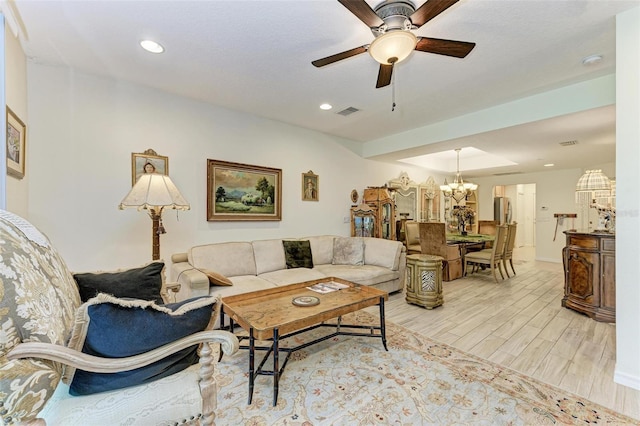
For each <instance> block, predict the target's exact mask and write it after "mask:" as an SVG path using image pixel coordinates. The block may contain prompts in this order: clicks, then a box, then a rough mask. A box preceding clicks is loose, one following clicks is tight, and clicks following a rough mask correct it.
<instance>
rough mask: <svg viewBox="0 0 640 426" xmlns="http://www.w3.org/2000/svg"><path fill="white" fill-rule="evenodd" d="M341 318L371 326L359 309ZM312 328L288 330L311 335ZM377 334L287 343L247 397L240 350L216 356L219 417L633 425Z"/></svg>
mask: <svg viewBox="0 0 640 426" xmlns="http://www.w3.org/2000/svg"><path fill="white" fill-rule="evenodd" d="M344 321H345V322H350V323H352V324H353V323H359V324H365V325H377V324H378V318H377V317H375V316H372V315H370V314H368V313H367V312H358V313H357V314H352V315H349V316H347V317H345V318H344ZM327 331H328V329H326V328H320V329H316V330H313V331H310V332H308V333H303V334H300V335H298V336H295V337H292V338H290V339H289V344H290V345H297V344H299V343H301V342H303V341H305V340H307V341H308V340H309V339H311V338H313V337H314V336H317V335H318V334H319V333H327ZM387 345H388V349H389V351H388V352H387V351H385V350H384V348H383V346H382V342H381V341H380V339H377V338H376V339H374V338H364V337H353V336H338V337H335V338H332V339H330V340H327V341H324V342H321V343H318V344H316V345H312V346H309V347H307V348H305V349H302V350H300V351H298V352H294V354H293V355H292V356H291V359H290V360H289V363H288V364H287V366H286V369H285V371H284V374H283V375H282V377H281V379H280V390H279V398H278V403H277V405H276V406H275V407H274V406H273V405H272V402H273V387H272V386H273V385H272V384H273V381H272V380H273V379H272V377H268V376H259V377H258V378H257V379H256V383H255V390H254V394H253V401H252V404H251V405H247V396H248V373H247V371H248V363H249V361H248V360H249V356H248V351H246V350H240V351H239V352H238V353H236V354H235V355H233V356H231V357H229V356H225V357H223V359H222V360H221V361H220V363H219V364H218V369H217V375H216V379H217V383H218V408H217V410H216V424H217V425H255V426H259V425H305V426H310V425H463V424H467V425H468V424H473V425H594V424H598V425H599V424H610V425H612V424H617V425H626V424H640V422H638V421H637V420H634V419H631V418H629V417H625V416H623V415H621V414H619V413H616V412H614V411H613V410H610V409H607V408H605V407H602V406H600V405H597V404H595V403H592V402H590V401H588V400H585V399H584V398H580V397H578V396H576V395H572V394H569V393H567V392H565V391H562V390H560V389H558V388H556V387H553V386H551V385H547V384H544V383H542V382H539V381H537V380H534V379H532V378H530V377H527V376H525V375H523V374H520V373H517V372H515V371H513V370H510V369H508V368H505V367H501V366H499V365H496V364H493V363H491V362H489V361H485V360H482V359H480V358H478V357H475V356H473V355H470V354H467V353H464V352H462V351H460V350H457V349H455V348H452V347H450V346H447V345H445V344H442V343H438V342H435V341H433V340H430V339H428V338H426V337H423V336H420V335H418V334H416V333H414V332H412V331H409V330H407V329H405V328H404V327H401V326H398V325H395V324H391V323H387Z"/></svg>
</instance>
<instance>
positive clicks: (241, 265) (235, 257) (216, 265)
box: [189, 242, 284, 278]
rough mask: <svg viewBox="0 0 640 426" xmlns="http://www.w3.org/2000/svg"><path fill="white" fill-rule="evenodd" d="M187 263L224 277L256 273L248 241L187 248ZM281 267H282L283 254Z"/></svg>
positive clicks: (251, 249)
mask: <svg viewBox="0 0 640 426" xmlns="http://www.w3.org/2000/svg"><path fill="white" fill-rule="evenodd" d="M189 263H190V264H191V265H193V266H194V267H196V268H198V269H208V270H210V271H216V272H217V273H219V274H222V275H224V276H225V277H228V278H231V277H235V276H239V275H258V274H257V273H256V261H255V259H254V257H253V246H252V245H251V243H250V242H231V243H217V244H205V245H202V246H195V247H192V248H191V249H190V250H189ZM282 265H283V266H282V267H283V268H284V254H283V261H282Z"/></svg>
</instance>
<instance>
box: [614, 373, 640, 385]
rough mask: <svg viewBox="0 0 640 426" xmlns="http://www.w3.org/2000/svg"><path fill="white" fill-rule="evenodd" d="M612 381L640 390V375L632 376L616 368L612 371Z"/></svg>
mask: <svg viewBox="0 0 640 426" xmlns="http://www.w3.org/2000/svg"><path fill="white" fill-rule="evenodd" d="M613 381H614V382H616V383H617V384H619V385H622V386H626V387H628V388H632V389H637V390H640V377H639V376H633V375H631V374H627V373H622V372H620V371H618V369H617V368H616V369H615V371H614V372H613Z"/></svg>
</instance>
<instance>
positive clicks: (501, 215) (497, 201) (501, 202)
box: [493, 197, 513, 225]
mask: <svg viewBox="0 0 640 426" xmlns="http://www.w3.org/2000/svg"><path fill="white" fill-rule="evenodd" d="M512 215H513V212H512V208H511V200H510V199H509V197H494V199H493V220H497V221H499V223H500V225H504V224H507V223H511V221H512V220H513V217H512Z"/></svg>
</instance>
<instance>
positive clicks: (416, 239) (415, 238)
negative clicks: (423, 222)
mask: <svg viewBox="0 0 640 426" xmlns="http://www.w3.org/2000/svg"><path fill="white" fill-rule="evenodd" d="M404 235H405V245H406V246H407V254H420V253H422V248H421V246H420V227H419V224H418V222H415V221H406V222H405V224H404Z"/></svg>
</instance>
